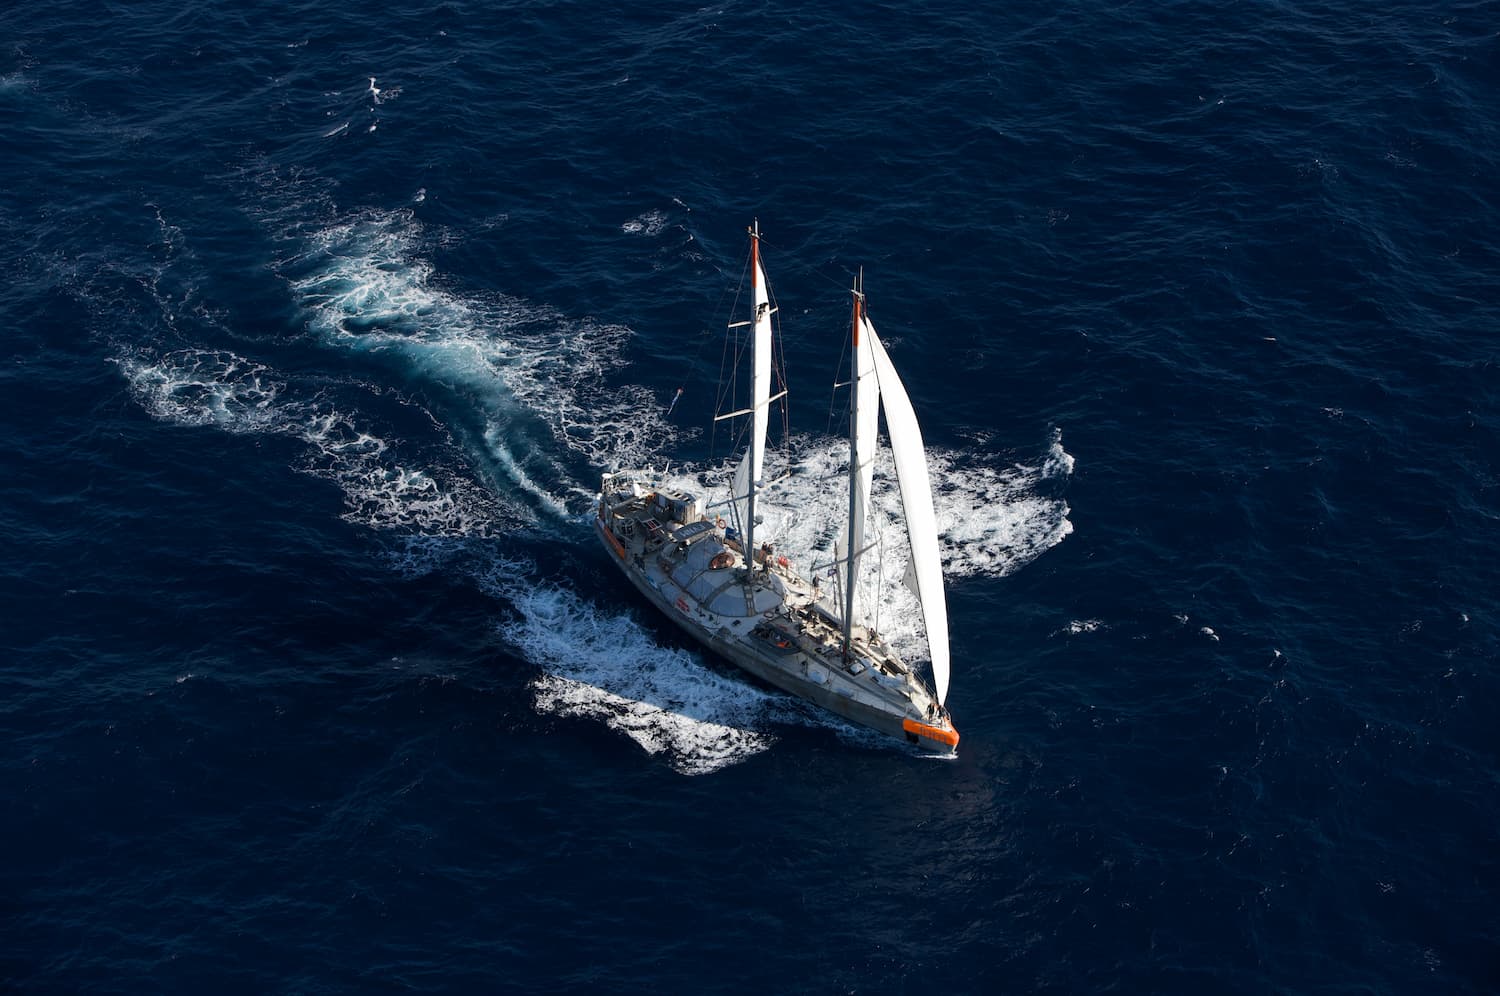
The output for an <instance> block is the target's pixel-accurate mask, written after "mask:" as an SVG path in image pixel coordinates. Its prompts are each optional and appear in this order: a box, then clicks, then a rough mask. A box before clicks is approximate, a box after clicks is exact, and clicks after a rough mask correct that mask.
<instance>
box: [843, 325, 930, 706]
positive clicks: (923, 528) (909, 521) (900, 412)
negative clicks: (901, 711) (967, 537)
mask: <svg viewBox="0 0 1500 996" xmlns="http://www.w3.org/2000/svg"><path fill="white" fill-rule="evenodd" d="M864 333H865V334H864V336H862V339H863V340H866V341H868V342H869V344H870V350H871V353H872V354H873V357H874V365H875V375H876V377H877V379H878V380H879V382H880V398H881V402H882V404H883V405H884V407H885V427H886V431H887V432H889V433H890V437H891V453H892V455H893V456H894V457H895V459H896V479H897V481H898V482H900V485H901V506H902V510H903V511H904V512H905V514H906V532H907V535H908V537H909V538H910V540H911V570H910V571H909V572H908V574H909V576H911V577H913V578H914V579H915V581H916V594H917V598H918V599H919V600H920V601H921V603H922V621H923V623H924V625H925V626H926V629H927V647H928V653H929V654H930V656H931V657H932V681H933V686H934V688H933V690H934V691H936V692H937V700H938V704H939V705H941V704H942V702H943V700H944V699H945V698H947V696H948V663H949V662H948V602H947V599H946V597H945V596H944V594H943V561H942V555H941V553H940V552H939V550H938V533H937V515H936V513H935V512H934V511H933V508H932V482H931V480H930V479H929V477H928V474H927V451H926V450H925V449H924V448H923V446H922V430H921V428H920V427H919V426H918V425H917V413H916V412H915V411H914V410H913V409H912V406H911V399H910V398H908V397H907V395H906V387H905V386H904V385H903V384H902V383H901V378H900V377H898V376H897V375H896V368H895V367H894V366H892V365H891V358H890V357H889V356H888V355H886V351H885V346H883V345H882V344H881V342H880V339H879V337H878V336H876V335H875V329H874V327H873V326H872V325H870V323H869V320H868V319H867V320H866V321H865V328H864Z"/></svg>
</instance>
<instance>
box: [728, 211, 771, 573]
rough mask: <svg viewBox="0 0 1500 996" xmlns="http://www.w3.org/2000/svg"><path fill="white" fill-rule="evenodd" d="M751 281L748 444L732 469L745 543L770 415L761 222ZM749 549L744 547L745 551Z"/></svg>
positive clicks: (750, 537) (753, 236)
mask: <svg viewBox="0 0 1500 996" xmlns="http://www.w3.org/2000/svg"><path fill="white" fill-rule="evenodd" d="M750 284H751V295H752V299H753V303H754V308H755V312H754V318H753V322H754V325H755V329H754V331H753V333H752V334H751V339H750V445H749V446H748V447H747V448H746V449H745V455H744V456H743V457H742V458H741V459H740V464H739V466H738V467H737V468H735V472H734V512H735V518H736V519H737V520H738V523H739V527H740V529H741V530H743V532H744V535H745V542H746V543H753V542H754V535H755V522H754V521H753V519H754V516H755V489H756V488H757V487H758V486H759V485H760V478H761V475H762V474H763V473H764V472H765V457H766V426H767V424H768V423H769V421H770V414H771V299H770V293H769V292H768V291H767V290H766V272H765V270H764V269H762V268H761V265H760V225H759V224H758V223H757V224H756V226H755V227H754V228H753V229H751V231H750ZM751 552H752V551H751V550H750V548H749V547H747V548H746V554H747V555H749V554H750V553H751Z"/></svg>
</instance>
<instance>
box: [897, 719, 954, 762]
mask: <svg viewBox="0 0 1500 996" xmlns="http://www.w3.org/2000/svg"><path fill="white" fill-rule="evenodd" d="M901 728H902V729H903V730H905V731H906V742H907V743H910V744H915V745H916V746H917V749H918V750H921V751H923V752H924V753H928V754H956V753H958V731H957V730H956V729H954V728H953V720H951V719H949V718H948V717H947V716H942V717H940V718H938V719H937V720H935V721H933V722H931V723H922V722H918V721H917V720H915V719H906V720H902V722H901Z"/></svg>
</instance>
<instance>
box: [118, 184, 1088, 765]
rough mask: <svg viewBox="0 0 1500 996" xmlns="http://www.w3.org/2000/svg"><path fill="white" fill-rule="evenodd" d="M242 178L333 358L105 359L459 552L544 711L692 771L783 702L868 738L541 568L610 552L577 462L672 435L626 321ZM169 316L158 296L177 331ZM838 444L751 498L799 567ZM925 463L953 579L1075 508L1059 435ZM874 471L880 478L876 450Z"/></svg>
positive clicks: (1028, 554)
mask: <svg viewBox="0 0 1500 996" xmlns="http://www.w3.org/2000/svg"><path fill="white" fill-rule="evenodd" d="M255 179H256V182H255V184H254V186H255V187H256V190H255V193H256V195H257V196H256V205H257V206H256V208H255V209H254V210H253V212H252V213H253V214H254V215H255V216H256V218H257V220H258V221H259V222H260V223H261V224H262V226H263V227H264V228H265V230H266V233H267V235H268V237H269V239H270V241H271V244H272V245H273V247H274V248H275V251H276V258H275V259H273V260H272V261H271V268H272V270H273V271H274V272H275V273H276V274H277V275H279V276H280V277H282V278H283V280H284V281H285V285H286V287H287V288H288V289H289V293H290V294H291V296H292V299H293V301H294V302H295V304H296V305H298V306H299V308H300V309H301V311H302V313H303V315H304V316H305V335H306V336H308V337H310V338H311V340H312V341H313V342H314V343H315V344H316V346H317V347H318V348H319V349H321V350H324V351H326V352H327V353H329V354H332V355H331V359H330V362H329V369H328V370H326V371H324V372H323V373H321V374H317V373H313V374H309V373H306V372H301V373H298V374H295V375H294V374H291V373H288V372H283V371H279V370H277V369H275V368H274V367H273V366H272V364H271V362H270V361H269V360H258V359H254V358H251V357H248V356H245V355H242V354H241V352H233V351H229V350H225V349H215V348H172V349H157V350H153V349H152V348H151V347H150V345H149V344H132V345H131V346H130V347H129V348H126V349H122V351H121V355H120V356H119V357H118V358H117V362H118V364H119V367H120V369H121V370H122V372H123V373H124V375H125V378H126V381H127V383H128V385H129V386H130V389H131V391H132V394H133V396H134V397H135V398H136V400H137V401H138V402H139V403H140V405H141V406H142V407H143V409H144V410H145V411H147V412H148V413H150V414H151V415H152V416H153V417H155V418H158V419H161V420H164V421H168V422H173V423H177V424H181V425H191V426H208V427H215V428H218V429H220V430H223V431H227V432H231V433H237V434H244V433H259V434H266V435H275V436H283V437H287V438H290V439H294V440H297V441H298V442H299V443H300V444H301V446H302V453H303V455H302V457H301V458H300V461H299V464H298V469H300V470H303V471H305V472H307V473H311V474H316V475H318V476H321V477H323V478H325V479H328V480H330V481H332V482H333V483H335V484H336V485H337V486H338V488H339V489H340V491H341V493H342V494H343V497H344V507H343V509H342V512H341V514H342V515H343V516H344V517H345V518H347V519H349V520H350V521H352V522H356V523H359V524H361V525H364V526H367V527H369V528H370V529H371V530H373V531H375V535H378V536H384V537H386V538H387V543H386V546H387V549H388V550H394V551H396V553H395V554H394V557H393V560H392V564H393V566H394V567H395V568H396V569H398V570H399V571H401V572H402V573H411V572H427V571H439V570H441V571H444V572H455V571H456V572H458V573H459V574H460V575H461V576H467V577H469V578H470V579H471V581H472V582H473V583H474V584H475V585H476V587H478V588H479V589H481V590H483V591H485V592H486V593H488V594H490V595H492V596H493V597H494V598H495V599H496V600H497V602H498V603H499V605H500V609H499V613H498V614H499V616H500V617H501V621H500V622H499V623H498V626H499V631H500V634H501V636H502V637H503V638H504V639H505V640H506V641H507V642H508V643H509V644H511V645H512V646H514V647H515V649H516V650H517V651H519V653H520V654H521V655H523V656H524V657H525V659H526V660H528V661H530V662H531V663H532V664H533V665H534V666H535V667H536V668H537V670H538V674H537V677H536V678H535V679H534V680H533V682H532V685H531V688H532V693H533V698H534V704H535V708H536V709H537V710H538V712H539V713H542V714H548V715H556V716H564V717H580V718H585V719H588V720H594V721H598V722H601V723H603V724H605V725H606V726H607V727H609V728H610V729H612V730H615V731H618V732H620V733H622V734H624V735H625V736H627V737H629V738H630V739H631V740H632V741H633V742H635V743H636V744H638V745H639V746H640V747H641V748H642V749H644V750H645V751H647V752H648V753H650V754H653V755H657V756H661V757H663V758H664V759H666V760H667V761H668V762H669V763H670V764H671V765H672V766H673V767H674V768H675V769H676V770H679V771H681V772H684V773H687V774H701V773H704V772H709V771H714V770H717V769H719V768H722V767H723V766H725V765H728V764H732V763H736V762H738V761H741V760H744V759H746V758H749V757H752V756H754V755H756V754H758V753H760V752H762V751H765V750H766V749H767V748H768V747H769V746H770V745H771V744H772V743H773V742H774V735H773V734H772V733H771V732H769V731H770V730H772V729H774V728H775V727H776V726H778V725H779V726H783V727H785V726H795V725H817V726H822V727H826V728H828V729H832V730H834V731H837V732H838V734H839V735H840V736H846V737H849V738H851V740H853V741H854V742H858V743H863V742H866V741H865V738H864V737H863V736H862V735H861V734H860V733H859V732H856V731H852V730H851V729H850V728H849V727H848V726H847V725H845V724H844V723H843V722H842V721H841V720H839V719H837V718H836V717H833V716H831V715H828V714H824V713H822V712H820V711H818V710H815V709H811V708H809V707H807V706H806V705H805V704H804V703H801V702H800V701H797V700H795V699H791V698H789V697H787V696H785V695H782V694H780V693H775V692H767V691H761V690H760V689H758V688H756V687H754V686H752V685H751V684H750V683H748V682H747V681H741V680H738V679H737V678H735V677H732V676H730V675H729V674H727V673H725V672H721V671H719V670H716V669H714V668H710V667H707V666H705V663H704V661H703V660H702V658H701V657H700V656H699V655H698V654H696V653H694V652H690V651H687V650H684V649H680V648H678V647H673V646H665V645H663V644H662V643H661V642H660V641H659V640H658V639H657V637H656V636H655V635H654V633H653V631H652V630H651V628H649V627H648V626H646V625H643V624H642V622H641V621H640V620H639V619H638V618H637V617H636V616H635V615H634V614H633V613H632V611H631V610H630V609H629V608H628V606H629V605H631V604H632V599H631V593H630V589H629V587H628V585H627V584H626V583H625V582H624V580H623V579H617V580H618V584H617V585H615V586H614V587H615V590H617V591H618V593H619V604H620V605H621V606H624V608H621V609H606V608H602V607H600V606H599V605H597V604H595V603H594V602H592V601H591V600H590V599H589V598H588V597H586V596H585V595H583V594H581V593H580V591H579V590H578V589H577V588H576V587H575V586H574V585H572V584H571V583H570V582H569V581H568V580H566V578H567V572H562V573H559V572H556V571H551V572H549V573H547V574H545V575H544V573H543V572H542V571H540V570H539V569H538V568H537V567H535V566H534V565H533V564H532V563H531V562H530V561H529V560H528V559H526V556H527V555H526V554H525V553H524V552H518V551H523V550H524V549H526V547H527V544H528V543H534V542H535V541H536V540H537V538H538V537H539V536H545V537H547V538H548V540H549V541H551V542H553V548H554V549H560V550H563V551H564V556H568V557H573V558H583V559H585V560H587V561H589V562H588V563H587V564H575V565H574V566H575V567H581V568H582V572H584V573H587V572H594V571H598V572H606V571H608V570H609V568H608V567H606V564H607V559H606V557H605V555H604V553H603V551H602V550H599V549H596V547H595V544H594V543H593V537H592V535H591V533H590V530H589V526H588V514H589V513H588V510H589V507H590V496H591V495H592V493H593V491H594V490H595V487H596V484H597V482H596V480H595V479H594V478H593V476H592V475H593V474H594V473H595V472H596V471H597V469H599V468H605V467H612V466H613V467H618V466H640V465H643V464H649V463H650V462H651V461H652V460H653V459H654V460H658V461H664V459H665V458H668V457H670V455H671V454H672V453H673V451H674V444H675V443H678V442H680V440H681V439H682V438H683V434H682V433H681V432H679V431H677V430H674V429H673V427H672V426H671V425H669V424H667V423H666V422H665V421H664V418H663V415H664V407H663V406H662V405H661V404H660V403H659V400H658V399H655V398H654V397H652V396H651V395H650V394H649V392H647V391H646V390H645V389H644V388H640V387H630V386H628V384H629V380H630V373H631V372H630V370H628V369H625V368H624V364H625V362H626V361H625V359H624V358H623V357H624V355H625V353H626V348H625V347H626V346H627V345H628V344H629V342H630V341H631V339H632V338H633V336H634V333H633V332H632V330H630V329H629V328H626V327H623V326H620V325H613V324H609V323H605V322H599V321H596V320H593V319H588V318H581V319H580V318H575V317H572V316H569V315H567V314H565V313H563V312H560V311H558V310H556V309H554V308H551V307H548V306H545V305H537V304H533V303H530V302H527V301H524V300H522V299H519V298H514V297H509V296H504V295H500V294H496V293H491V292H487V291H481V290H470V289H466V288H461V287H459V286H457V284H456V283H455V282H454V281H451V280H447V279H444V278H441V277H440V275H439V274H438V272H437V271H436V270H435V269H434V265H433V264H432V262H431V258H432V257H433V256H434V255H435V254H436V253H437V252H439V251H440V250H442V249H443V248H445V247H447V246H449V245H451V244H452V243H453V242H454V240H455V239H456V236H455V235H454V234H453V233H451V232H448V231H445V230H433V231H429V230H428V229H426V228H425V227H424V226H423V224H422V223H421V222H420V221H419V220H418V219H417V218H416V216H415V215H414V214H413V212H412V211H410V210H407V209H402V210H395V211H379V210H369V209H366V210H359V211H354V212H346V213H344V214H342V215H341V214H340V213H339V212H338V211H337V210H336V209H335V208H334V207H333V206H332V201H331V197H329V196H327V185H326V184H324V183H322V182H321V181H318V180H317V179H316V178H311V179H309V178H307V177H305V176H299V175H277V176H273V177H272V178H271V179H272V180H277V179H279V181H280V182H271V181H270V180H268V179H267V178H266V177H256V178H255ZM273 189H274V191H275V193H272V192H271V191H272V190H273ZM299 191H300V192H301V195H302V196H301V199H300V200H299V199H298V192H299ZM288 197H290V198H291V202H292V204H291V206H290V207H288V206H287V204H288V202H287V200H286V199H287V198H288ZM276 198H281V200H279V201H278V200H276ZM267 204H271V205H272V206H271V207H265V205H267ZM276 205H280V206H276ZM170 305H171V302H170V301H167V302H166V303H165V304H164V305H163V307H170ZM185 317H187V316H173V315H168V316H165V318H164V321H165V322H166V324H168V325H173V326H174V329H173V336H172V337H171V338H173V339H176V340H177V341H179V342H180V341H181V338H182V335H181V329H180V328H177V327H175V326H176V325H177V324H178V323H177V321H176V319H178V318H185ZM206 331H207V332H210V333H211V332H212V331H214V330H212V329H208V330H206ZM219 331H222V330H219ZM289 331H293V332H294V333H295V330H289ZM237 348H238V349H240V350H241V351H243V352H248V351H249V350H248V349H245V347H243V346H240V347H237ZM340 357H343V358H344V359H343V360H342V361H341V360H340ZM299 369H300V367H299ZM331 385H332V386H331ZM392 399H394V400H392ZM392 405H394V406H396V407H398V408H400V409H401V410H402V411H404V412H406V413H407V415H408V417H409V421H415V422H417V423H419V424H420V425H421V426H422V427H423V433H422V435H421V436H420V437H419V438H417V439H415V440H413V439H412V438H411V437H412V433H411V432H410V426H409V425H406V426H404V428H406V429H407V431H404V432H403V431H397V430H395V429H393V428H389V427H388V423H389V419H390V416H389V414H388V412H387V411H386V410H387V409H389V408H390V407H391V406H392ZM846 459H847V454H846V451H845V447H844V444H843V443H841V442H840V441H838V440H834V439H829V438H826V437H818V438H814V437H803V438H799V439H797V440H795V441H794V445H793V447H792V451H791V456H790V458H789V461H788V462H787V464H786V465H785V466H784V467H783V468H782V471H781V472H779V473H780V476H782V477H783V478H784V479H783V480H782V481H781V483H780V484H779V485H778V486H777V489H776V490H775V491H773V493H772V494H771V495H769V496H768V499H767V501H766V502H765V503H763V510H764V512H765V516H766V524H765V526H764V527H763V528H764V533H763V535H768V536H770V537H772V538H773V541H774V542H775V543H776V544H777V546H778V548H779V549H780V551H781V552H783V553H785V554H787V555H788V556H789V557H791V558H792V559H793V560H794V561H795V562H796V563H797V566H798V567H799V568H802V569H804V572H809V571H812V570H813V569H815V568H816V567H817V566H818V565H820V564H824V563H826V562H827V561H828V559H829V550H830V549H831V545H832V540H833V530H834V529H835V528H836V526H834V525H832V524H834V523H837V522H838V521H839V517H840V516H839V513H840V511H841V507H842V503H843V501H844V499H843V498H842V494H843V492H842V488H843V486H844V485H843V480H844V478H843V470H842V468H843V465H844V461H845V460H846ZM931 463H932V476H933V480H934V482H935V487H934V498H935V502H936V510H937V516H938V524H939V530H940V533H941V538H942V543H943V551H944V561H945V570H946V572H947V574H948V577H949V578H950V579H953V580H956V581H957V582H959V583H963V581H964V580H965V579H970V578H981V577H996V576H1001V575H1004V574H1006V573H1009V572H1010V571H1013V570H1015V569H1017V568H1018V567H1019V566H1021V565H1023V564H1025V563H1027V562H1028V561H1030V560H1031V559H1033V558H1034V557H1036V556H1038V555H1039V554H1040V553H1042V552H1043V551H1045V550H1046V549H1048V548H1049V547H1051V546H1053V545H1056V544H1057V543H1058V542H1061V540H1062V539H1063V538H1064V537H1065V536H1066V535H1067V534H1068V533H1069V532H1070V531H1071V525H1070V524H1069V522H1068V520H1067V511H1068V510H1067V506H1066V504H1065V503H1064V502H1062V501H1061V500H1060V499H1059V498H1056V497H1050V496H1049V495H1050V494H1055V493H1056V492H1057V491H1058V489H1057V488H1056V487H1055V486H1054V482H1056V481H1058V480H1063V479H1065V478H1066V477H1067V476H1068V474H1069V473H1070V472H1071V464H1072V458H1071V457H1069V456H1068V455H1067V454H1066V452H1065V451H1064V450H1063V449H1062V446H1061V442H1060V439H1059V438H1056V437H1054V439H1053V440H1052V441H1051V444H1050V446H1049V448H1048V449H1047V451H1046V452H1045V453H1042V454H1039V455H1038V457H1037V459H1036V460H1035V461H1034V462H1020V463H1011V464H1007V465H1003V466H996V465H995V464H994V463H993V461H992V460H988V459H986V458H985V456H984V455H982V454H977V453H972V452H965V451H957V450H942V449H936V450H934V451H933V452H932V453H931ZM721 478H722V468H717V467H715V468H693V467H688V468H686V469H685V470H683V471H682V472H680V474H679V476H678V478H677V483H678V484H679V485H681V486H683V487H688V488H693V489H698V490H707V491H709V493H710V494H711V495H712V489H713V488H717V487H719V486H720V485H721ZM877 479H878V484H886V483H891V479H892V471H891V468H890V466H889V464H888V462H887V464H886V465H884V466H881V467H878V468H877ZM878 491H879V493H880V495H881V497H880V498H879V500H878V501H877V502H876V504H875V507H874V510H873V514H874V516H875V518H876V520H877V522H878V523H879V525H880V527H881V534H882V536H883V540H882V542H883V544H884V546H885V554H886V555H885V556H884V557H883V558H866V562H867V563H872V564H873V563H875V562H876V561H877V559H879V560H880V561H881V562H882V563H883V565H884V566H883V567H880V568H878V569H877V568H875V567H871V568H870V572H869V573H868V574H867V576H866V578H865V580H864V589H863V591H864V593H865V594H864V597H866V598H868V599H869V601H868V603H867V604H868V605H870V606H872V607H873V609H874V611H875V612H876V613H877V614H878V624H879V627H880V629H881V630H882V631H883V632H884V633H885V634H886V635H887V636H888V637H889V638H890V639H891V640H892V642H893V643H895V645H896V646H897V647H898V649H900V650H902V651H903V652H905V653H906V654H908V656H912V657H917V658H919V657H920V656H921V652H922V649H923V646H922V639H921V636H920V634H919V626H918V624H917V622H916V620H917V618H918V613H917V611H916V603H915V600H914V599H913V598H912V596H911V595H910V594H909V593H908V592H907V591H906V590H905V588H904V587H903V586H902V584H901V578H902V574H903V572H904V571H905V556H906V555H905V549H904V544H905V540H904V533H903V531H902V530H901V529H900V528H899V527H898V525H897V524H898V522H899V517H900V512H899V499H898V498H897V497H895V490H894V488H885V487H879V488H878ZM711 500H712V498H711ZM512 540H514V547H512V546H510V545H508V543H509V542H510V541H512ZM481 541H483V542H481ZM455 551H458V552H457V553H455ZM573 573H574V574H577V573H580V572H579V571H576V570H575V571H573ZM606 576H607V577H608V576H609V575H606ZM960 682H961V678H960Z"/></svg>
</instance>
